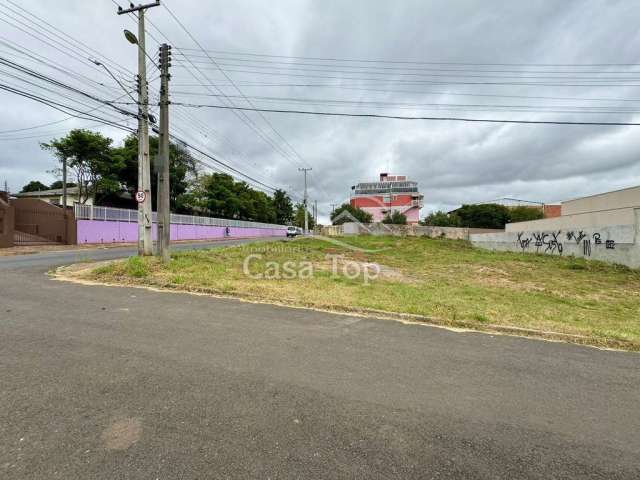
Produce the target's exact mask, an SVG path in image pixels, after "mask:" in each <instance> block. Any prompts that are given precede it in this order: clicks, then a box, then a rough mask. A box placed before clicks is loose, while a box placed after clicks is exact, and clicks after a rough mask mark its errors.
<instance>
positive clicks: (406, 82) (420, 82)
mask: <svg viewBox="0 0 640 480" xmlns="http://www.w3.org/2000/svg"><path fill="white" fill-rule="evenodd" d="M176 66H179V67H181V66H182V65H180V64H177V65H176ZM226 71H227V72H235V73H249V74H252V75H272V76H284V77H299V78H324V79H327V80H355V81H361V82H387V83H399V84H403V85H507V86H540V87H640V84H637V83H626V84H620V83H617V84H614V83H579V84H578V83H547V82H515V81H511V82H470V81H468V82H464V81H458V80H456V81H438V80H398V79H395V78H394V79H388V78H359V77H336V76H329V75H310V74H300V73H287V72H262V71H256V70H242V69H240V70H239V69H229V68H228V69H226ZM344 73H349V72H344ZM353 73H356V72H353ZM634 81H637V80H634Z"/></svg>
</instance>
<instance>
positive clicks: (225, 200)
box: [178, 173, 288, 223]
mask: <svg viewBox="0 0 640 480" xmlns="http://www.w3.org/2000/svg"><path fill="white" fill-rule="evenodd" d="M283 193H284V192H283ZM285 197H286V194H285ZM286 198H288V197H286ZM178 201H179V204H180V206H181V208H184V209H188V210H190V211H193V212H194V213H198V214H201V215H209V216H212V217H220V218H232V219H238V220H249V221H254V222H265V223H274V222H276V220H277V211H276V207H275V204H274V200H273V199H272V198H271V197H269V196H268V195H267V194H266V193H264V192H261V191H258V190H254V189H252V188H251V187H250V186H249V185H248V184H247V183H245V182H236V181H235V180H234V179H233V177H232V176H231V175H227V174H225V173H212V174H205V175H201V176H200V177H199V178H198V180H197V181H196V182H195V183H194V185H193V187H192V188H190V189H189V190H188V191H187V192H186V193H185V194H183V195H181V196H180V197H179V198H178Z"/></svg>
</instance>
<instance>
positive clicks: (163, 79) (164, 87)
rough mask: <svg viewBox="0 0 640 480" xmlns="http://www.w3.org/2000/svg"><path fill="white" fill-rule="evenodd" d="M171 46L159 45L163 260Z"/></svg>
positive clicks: (167, 226) (167, 223) (162, 250)
mask: <svg viewBox="0 0 640 480" xmlns="http://www.w3.org/2000/svg"><path fill="white" fill-rule="evenodd" d="M170 66H171V47H170V46H169V45H167V44H166V43H163V44H162V45H161V46H160V138H159V140H158V160H157V162H158V256H159V257H161V258H162V261H163V262H168V261H169V260H170V257H171V253H170V251H169V243H170V241H171V196H170V191H171V190H170V184H169V179H170V171H169V166H170V160H169V158H170V157H169V79H170V78H171V76H170V75H169V67H170Z"/></svg>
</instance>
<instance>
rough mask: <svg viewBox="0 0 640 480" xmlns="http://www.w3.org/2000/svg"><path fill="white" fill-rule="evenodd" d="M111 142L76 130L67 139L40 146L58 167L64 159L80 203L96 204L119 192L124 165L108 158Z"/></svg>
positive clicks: (88, 132) (55, 140)
mask: <svg viewBox="0 0 640 480" xmlns="http://www.w3.org/2000/svg"><path fill="white" fill-rule="evenodd" d="M111 142H112V140H111V139H110V138H107V137H105V136H103V135H102V134H101V133H99V132H91V131H89V130H83V129H75V130H71V131H70V132H69V133H68V134H67V136H66V137H63V138H60V139H53V140H51V141H50V142H49V143H41V144H40V146H41V148H43V149H44V150H48V151H50V152H52V153H53V154H54V155H55V156H56V157H57V158H58V160H59V161H60V163H62V161H63V160H64V159H65V158H66V159H67V167H68V168H69V170H70V171H71V172H72V174H73V175H74V176H75V179H76V182H77V184H78V187H79V200H80V203H86V201H87V200H88V199H89V198H90V197H94V198H95V199H96V201H99V199H100V197H103V196H105V195H108V194H109V193H111V192H114V191H117V190H119V189H120V181H119V179H118V172H119V170H120V169H121V168H122V166H123V165H122V162H121V161H119V160H118V159H114V158H113V156H112V155H111V153H112V152H111Z"/></svg>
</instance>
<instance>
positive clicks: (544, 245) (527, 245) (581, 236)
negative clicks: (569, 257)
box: [516, 230, 616, 257]
mask: <svg viewBox="0 0 640 480" xmlns="http://www.w3.org/2000/svg"><path fill="white" fill-rule="evenodd" d="M564 243H575V245H578V246H581V247H582V254H583V255H584V256H585V257H590V256H591V254H592V252H593V249H594V248H596V249H597V248H604V249H606V250H615V248H616V242H615V240H611V239H606V240H604V241H603V240H602V234H601V233H600V232H596V233H593V234H591V235H589V234H588V233H586V232H584V231H583V230H579V231H574V230H571V231H568V232H566V233H565V234H564V235H563V234H562V230H555V231H552V232H520V233H518V234H517V239H516V245H517V246H518V248H519V249H520V250H522V251H523V252H526V251H534V250H535V252H536V253H546V254H550V255H553V254H558V255H562V253H563V251H564Z"/></svg>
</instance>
